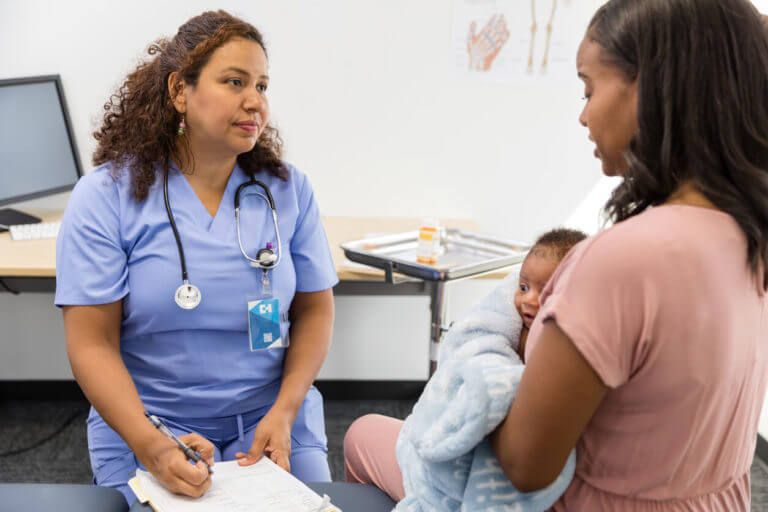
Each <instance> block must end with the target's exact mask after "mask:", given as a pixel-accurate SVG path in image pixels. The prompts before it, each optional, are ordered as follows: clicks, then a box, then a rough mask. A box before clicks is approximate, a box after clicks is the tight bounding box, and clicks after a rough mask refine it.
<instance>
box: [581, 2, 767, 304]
mask: <svg viewBox="0 0 768 512" xmlns="http://www.w3.org/2000/svg"><path fill="white" fill-rule="evenodd" d="M587 37H589V38H590V39H591V40H593V41H595V42H596V43H598V44H599V45H600V46H601V47H602V58H603V59H605V61H606V62H607V63H608V64H611V65H614V66H616V67H617V68H619V69H620V70H622V72H623V73H624V74H625V75H626V77H627V78H628V79H630V80H635V79H636V80H637V86H638V112H637V117H638V119H637V121H638V131H637V134H636V135H635V137H634V138H633V140H632V141H631V143H630V145H629V148H628V149H627V151H626V153H625V157H626V159H627V163H628V165H629V169H628V170H627V171H626V173H625V174H624V180H623V181H622V183H621V184H620V185H619V186H618V187H617V188H616V189H615V190H614V192H613V194H612V196H611V198H610V200H609V201H608V202H607V203H606V205H605V213H606V216H607V217H608V218H609V219H610V220H613V221H614V222H620V221H622V220H624V219H627V218H629V217H632V216H633V215H636V214H638V213H640V212H642V211H644V210H645V209H646V208H648V207H649V206H655V205H659V204H661V203H663V202H664V201H666V200H667V199H668V198H669V197H670V196H671V195H672V193H673V192H674V191H675V190H677V189H678V187H679V186H680V185H681V184H682V183H684V182H687V181H692V182H693V184H694V185H695V186H696V188H697V189H698V190H699V191H700V192H701V193H702V194H704V196H706V197H707V198H708V199H709V200H710V201H711V202H712V203H714V204H715V205H716V206H717V207H718V208H720V209H721V210H723V211H724V212H726V213H728V214H730V215H731V216H732V217H733V218H734V219H735V220H736V222H738V224H739V226H740V227H741V229H742V230H743V231H744V234H745V235H746V238H747V261H748V264H749V267H750V268H751V270H752V272H753V273H754V275H755V278H756V279H757V280H758V282H759V283H761V288H762V289H763V290H768V272H766V269H768V136H767V134H768V31H767V30H766V27H765V25H764V24H763V20H762V19H761V17H760V15H759V14H758V12H757V10H756V9H755V8H754V7H753V6H752V4H751V3H749V2H748V1H747V0H610V1H609V2H608V3H606V4H604V5H603V6H602V7H601V8H600V9H599V10H598V11H597V13H596V14H595V16H594V17H593V18H592V21H591V22H590V24H589V29H588V31H587Z"/></svg>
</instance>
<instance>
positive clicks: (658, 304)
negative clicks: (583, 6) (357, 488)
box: [345, 0, 768, 511]
mask: <svg viewBox="0 0 768 512" xmlns="http://www.w3.org/2000/svg"><path fill="white" fill-rule="evenodd" d="M577 67H578V75H579V77H580V78H581V79H582V80H583V82H584V85H585V94H584V95H585V99H586V105H585V107H584V110H583V112H582V114H581V116H580V122H581V123H582V124H583V125H584V126H585V127H587V129H588V130H589V138H590V140H592V141H594V142H595V145H596V146H597V147H596V150H595V155H596V156H597V157H598V158H599V159H600V160H601V161H602V165H603V172H604V173H605V174H607V175H621V176H623V178H624V180H623V181H622V183H621V184H620V185H619V186H618V187H617V188H616V190H615V191H614V192H613V195H612V196H611V198H610V200H609V201H608V203H607V205H606V212H607V213H608V214H609V216H610V218H611V219H612V220H613V221H614V222H615V225H614V226H613V227H611V228H610V229H607V230H605V231H603V232H602V233H600V234H599V235H597V236H595V237H593V238H591V239H589V240H587V241H585V242H583V243H581V244H580V245H578V246H577V247H576V248H574V250H572V251H571V253H570V254H569V255H568V257H567V258H566V259H565V260H564V261H563V263H562V264H561V266H560V267H559V268H558V271H557V272H556V273H555V275H554V276H553V277H552V279H551V280H550V282H549V283H548V284H547V286H546V288H545V290H544V292H543V294H542V297H541V302H542V306H541V310H540V313H539V315H538V316H537V318H536V320H535V322H534V324H533V326H532V328H531V332H530V335H529V338H528V339H529V342H528V347H527V348H526V360H527V361H528V366H527V369H526V371H525V374H524V376H523V379H522V382H521V383H520V387H519V390H518V393H517V396H516V398H515V401H514V403H513V405H512V407H511V409H510V411H509V414H508V416H507V418H506V419H505V420H504V421H503V423H502V424H501V425H500V426H499V428H498V429H497V430H496V431H495V432H494V433H493V434H492V436H491V442H492V445H493V447H494V451H495V453H496V456H497V457H498V459H499V462H500V463H501V466H502V468H503V469H504V472H505V474H506V475H507V477H508V478H509V479H510V481H512V483H513V484H514V485H515V486H516V487H517V488H518V489H520V490H522V491H533V490H536V489H541V488H543V487H545V486H546V485H548V484H549V483H550V482H551V481H553V480H554V478H555V477H556V475H557V474H558V473H559V471H560V469H561V468H562V467H563V464H564V462H565V460H566V457H567V456H568V453H569V451H570V450H571V449H572V448H573V447H574V446H576V447H577V451H578V467H577V470H576V477H575V478H574V481H573V483H572V484H571V486H570V487H569V489H568V490H567V491H566V493H565V495H564V496H563V497H562V498H561V499H560V501H559V502H558V503H556V504H555V506H554V509H555V510H593V511H595V510H643V511H644V510H655V511H661V510H663V511H673V510H702V511H704V510H707V511H712V510H723V511H725V510H727V511H734V510H745V511H746V510H749V507H750V505H749V503H750V481H749V469H750V465H751V463H752V458H753V454H754V449H755V439H756V431H757V424H758V419H759V415H760V410H761V406H762V403H763V397H764V394H765V388H766V379H767V378H768V372H766V369H767V368H766V366H767V362H768V361H767V358H768V344H766V341H767V340H766V335H767V334H768V310H767V309H768V302H767V301H766V295H765V292H766V290H767V289H768V275H767V274H766V272H765V269H766V265H767V264H768V137H766V129H768V103H767V102H766V98H768V34H767V33H766V28H765V26H764V25H763V22H762V20H761V18H760V16H759V15H758V13H757V11H756V10H755V9H754V7H753V6H752V5H751V4H750V3H748V2H747V0H695V1H694V0H611V1H609V2H608V3H607V4H605V5H604V6H603V7H601V8H600V9H599V10H598V11H597V13H596V14H595V16H594V17H593V19H592V21H591V22H590V24H589V28H588V30H587V33H586V36H585V37H584V40H583V41H582V43H581V46H580V48H579V52H578V56H577ZM398 429H399V423H398V422H397V421H396V420H391V419H387V418H382V417H365V418H362V419H360V420H358V422H356V423H355V424H354V425H353V426H352V427H351V428H350V432H349V433H348V434H347V439H346V443H345V452H346V462H347V472H348V476H349V477H350V479H352V480H359V481H365V482H373V483H376V484H377V485H379V486H380V487H382V488H383V489H385V490H387V491H388V492H389V493H390V494H391V495H392V496H393V498H395V499H399V498H401V497H402V494H400V495H398V493H402V482H400V481H398V478H399V471H398V470H397V465H396V462H395V458H394V443H395V439H396V436H397V432H398Z"/></svg>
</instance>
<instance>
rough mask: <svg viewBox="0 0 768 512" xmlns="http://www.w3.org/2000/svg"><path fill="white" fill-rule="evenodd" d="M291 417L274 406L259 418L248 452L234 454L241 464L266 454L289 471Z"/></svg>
mask: <svg viewBox="0 0 768 512" xmlns="http://www.w3.org/2000/svg"><path fill="white" fill-rule="evenodd" d="M292 425H293V418H292V417H291V415H290V414H288V413H285V412H283V411H280V410H277V409H275V408H274V407H273V408H272V409H270V410H269V412H268V413H267V414H266V415H265V416H264V417H263V418H262V419H261V421H260V422H259V424H258V426H257V427H256V432H255V433H254V435H253V443H252V444H251V449H250V450H248V453H243V452H238V453H236V454H235V457H236V458H237V463H238V464H240V465H241V466H250V465H251V464H255V463H256V462H258V460H259V459H260V458H261V456H262V455H266V456H267V457H269V458H270V460H272V462H274V463H275V464H277V465H278V466H280V467H281V468H283V469H284V470H286V471H288V472H290V471H291V463H290V459H291V427H292Z"/></svg>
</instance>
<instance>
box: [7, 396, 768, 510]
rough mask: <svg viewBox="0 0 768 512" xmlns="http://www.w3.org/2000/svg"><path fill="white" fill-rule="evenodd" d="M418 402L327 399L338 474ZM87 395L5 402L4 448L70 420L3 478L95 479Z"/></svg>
mask: <svg viewBox="0 0 768 512" xmlns="http://www.w3.org/2000/svg"><path fill="white" fill-rule="evenodd" d="M412 405H413V402H410V401H404V400H327V401H326V403H325V416H326V429H327V432H328V453H329V457H328V458H329V462H330V466H331V474H332V476H333V479H334V480H339V481H341V480H343V479H344V461H343V454H342V441H343V439H344V432H345V431H346V429H347V427H348V426H349V425H350V424H351V423H352V422H353V421H354V420H355V418H358V417H360V416H362V415H364V414H368V413H373V412H375V413H380V414H386V415H388V416H394V417H398V418H404V417H405V416H406V415H407V414H408V412H409V411H410V408H411V407H412ZM87 410H88V405H87V403H86V402H83V401H64V400H61V401H55V402H54V401H50V402H42V401H5V402H0V453H6V452H9V451H12V450H17V449H20V448H23V447H26V446H30V445H32V444H34V443H35V442H36V441H39V440H41V439H44V438H46V437H47V436H49V435H50V434H51V433H52V432H53V431H54V430H56V429H57V428H59V427H60V426H61V425H63V424H64V423H65V422H67V421H68V420H70V419H72V418H73V416H74V420H73V421H71V423H70V424H69V425H68V426H67V427H66V428H65V429H64V430H63V431H62V432H61V433H60V434H58V435H56V436H55V437H53V438H52V439H50V440H49V441H47V442H45V443H43V444H41V445H40V446H39V447H37V448H35V449H33V450H30V451H27V452H24V453H21V454H18V455H9V456H0V482H59V483H90V481H91V468H90V466H89V463H88V443H87V440H86V436H85V418H86V414H87ZM752 511H753V512H757V511H768V466H766V465H765V464H764V463H763V462H762V461H760V460H759V459H757V458H755V462H754V464H753V465H752Z"/></svg>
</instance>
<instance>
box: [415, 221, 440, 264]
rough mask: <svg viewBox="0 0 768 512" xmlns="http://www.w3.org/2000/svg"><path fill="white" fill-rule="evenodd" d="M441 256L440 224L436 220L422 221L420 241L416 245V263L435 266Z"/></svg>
mask: <svg viewBox="0 0 768 512" xmlns="http://www.w3.org/2000/svg"><path fill="white" fill-rule="evenodd" d="M438 254H440V223H439V222H438V221H437V220H436V219H422V220H421V227H420V228H419V241H418V244H417V245H416V261H418V262H419V263H428V264H430V265H433V264H435V263H437V256H438Z"/></svg>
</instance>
